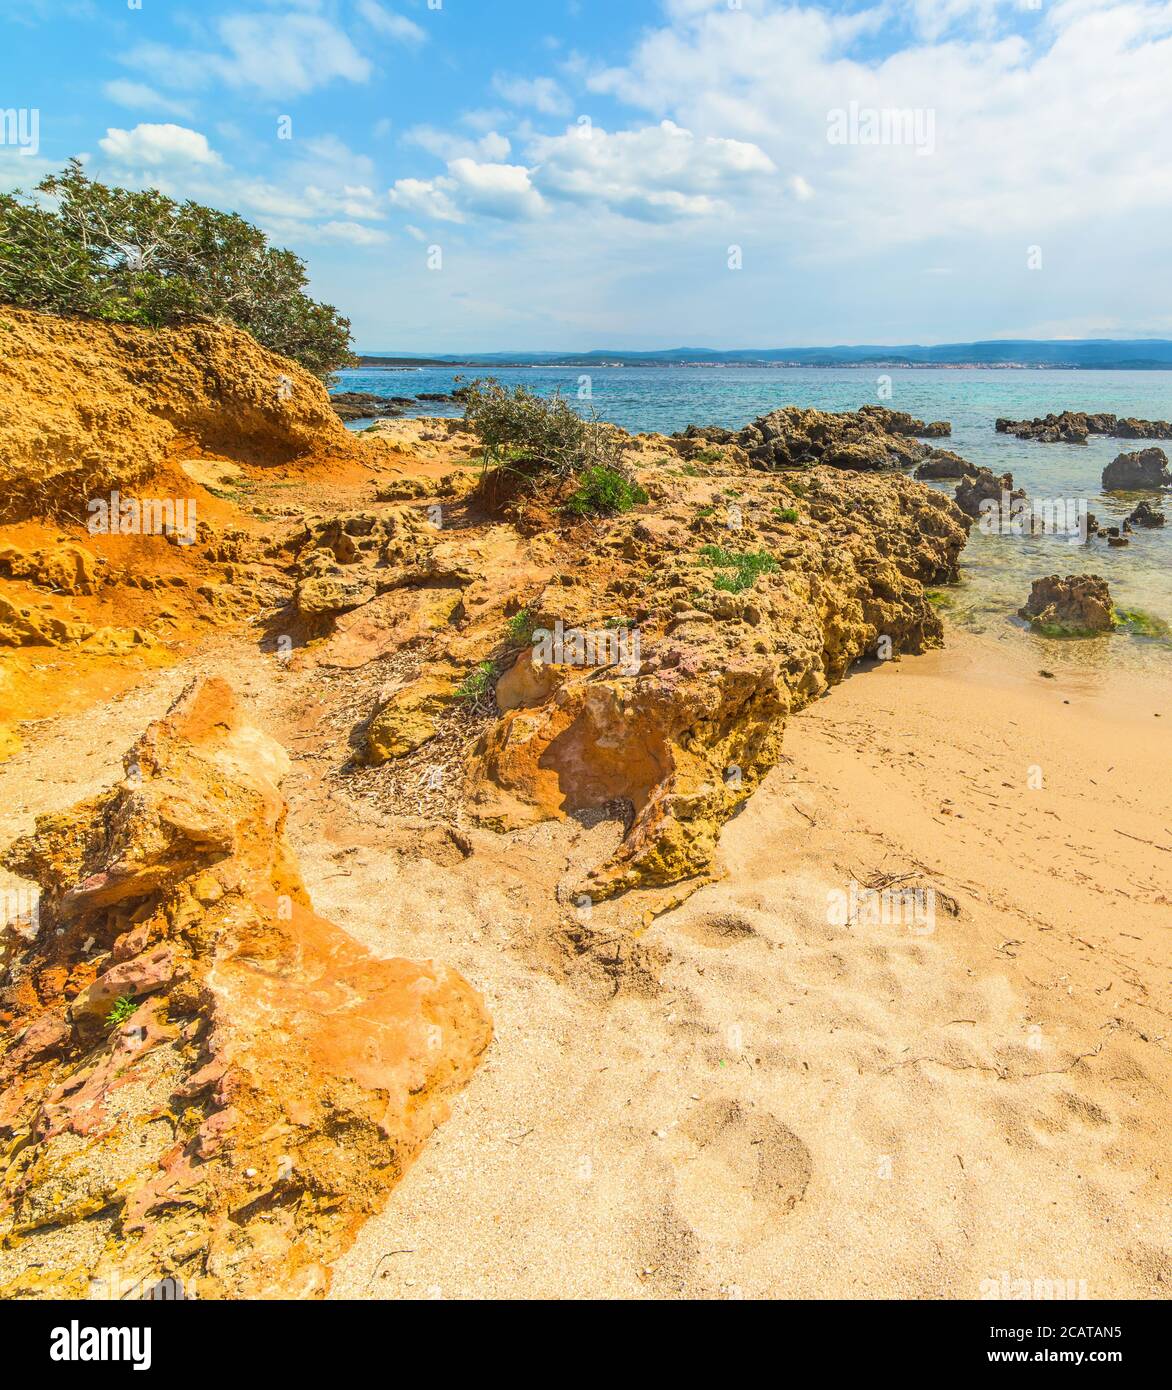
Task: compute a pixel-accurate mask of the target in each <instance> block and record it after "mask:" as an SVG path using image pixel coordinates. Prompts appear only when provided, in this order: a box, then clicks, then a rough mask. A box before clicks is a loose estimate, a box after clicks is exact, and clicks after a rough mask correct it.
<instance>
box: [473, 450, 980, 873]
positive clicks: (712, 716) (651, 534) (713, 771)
mask: <svg viewBox="0 0 1172 1390" xmlns="http://www.w3.org/2000/svg"><path fill="white" fill-rule="evenodd" d="M737 481H738V489H737V490H738V502H737V504H736V505H737V511H736V513H735V516H734V518H733V519H734V521H735V524H736V527H737V530H736V531H735V533H734V534H732V535H730V534H729V531H728V530H727V529H726V527H725V524H724V522H722V521H720V520H715V519H710V518H708V517H703V516H697V515H695V514H694V513H693V514H692V515H691V516H689V515H688V509H687V508H680V507H679V506H678V505H675V506H673V505H669V506H666V507H665V506H664V505H663V504H660V505H659V506H658V507H657V508H656V514H655V515H654V516H653V517H652V516H649V517H647V518H646V519H644V518H642V517H630V518H620V519H616V520H615V521H613V522H611V523H610V524H609V525H607V526H606V528H605V530H604V531H602V532H601V533H599V534H597V535H596V537H595V538H594V540H593V543H592V544H591V546H590V548H589V550H588V551H587V552H585V553H582V554H580V555H578V556H577V557H575V563H573V564H572V565H571V564H564V565H559V566H558V572H557V575H556V576H555V577H554V578H553V580H552V581H551V582H549V583H547V584H546V585H545V586H544V588H542V589H541V590H540V591H539V592H537V593H536V594H535V595H534V597H533V599H532V601H531V602H530V604H529V607H528V610H527V611H528V613H529V617H530V622H531V624H532V625H533V626H534V629H535V643H536V645H534V646H532V647H529V648H527V649H525V650H523V651H522V653H521V654H520V655H519V656H516V657H515V658H513V661H512V665H511V666H510V667H506V668H505V671H504V676H503V679H502V680H501V682H500V685H498V698H499V703H500V705H501V706H504V707H506V708H505V709H504V712H503V713H502V714H501V716H500V717H499V718H498V719H495V720H493V721H492V722H490V724H489V725H488V727H487V728H486V729H485V731H484V733H483V735H482V737H481V740H480V743H479V745H478V747H477V748H476V750H475V751H474V754H473V757H472V760H471V765H470V767H469V771H468V776H467V802H468V808H469V811H470V812H471V814H472V815H474V816H475V817H476V818H477V819H479V820H480V821H482V822H484V823H486V824H488V825H490V826H493V827H495V828H498V829H511V828H515V827H518V826H523V825H529V824H533V823H535V822H538V821H541V820H545V819H549V818H562V817H565V816H567V815H571V814H574V813H576V812H582V811H584V810H587V809H589V808H597V807H601V806H605V805H607V804H610V803H619V804H622V805H624V806H625V807H626V808H627V817H628V820H627V830H626V835H625V837H624V839H623V842H622V844H621V845H620V847H619V848H618V850H617V852H616V853H615V854H613V855H612V856H611V857H610V858H609V859H608V860H607V861H606V862H605V863H603V864H601V865H598V866H597V867H596V868H595V869H594V870H593V871H592V872H591V873H590V874H589V875H588V877H587V879H586V880H585V881H584V883H583V885H582V887H583V890H584V891H586V892H588V893H589V894H590V895H591V896H594V897H605V896H609V895H612V894H614V893H618V892H622V891H624V890H626V889H629V888H633V887H640V886H648V885H651V886H659V885H668V884H672V883H677V882H680V881H681V880H685V879H688V878H692V877H694V876H696V875H705V874H708V873H710V872H711V867H712V860H713V855H714V851H715V846H716V842H717V838H718V836H719V833H720V829H721V827H722V826H723V824H724V823H725V822H726V821H727V820H728V818H729V817H730V816H731V815H732V814H733V812H734V811H735V810H736V808H737V806H738V805H740V804H741V802H742V801H743V800H744V799H745V798H746V797H747V796H748V795H749V794H750V793H751V792H752V790H753V789H754V788H755V787H756V785H757V784H758V783H759V781H760V779H761V778H762V777H763V776H764V775H765V773H766V772H767V771H768V770H769V769H770V768H771V767H773V766H774V765H775V763H776V762H777V760H778V757H779V755H780V750H781V740H782V734H783V731H784V727H785V722H786V719H787V718H788V716H789V715H790V714H791V713H793V712H794V711H796V710H798V709H801V708H802V707H803V706H804V705H806V704H807V703H809V701H810V700H812V699H815V698H816V697H817V696H819V695H820V694H822V693H823V692H824V691H825V690H826V689H827V688H828V686H829V685H831V684H833V683H834V682H836V681H839V680H841V679H842V677H843V676H844V675H845V673H846V671H847V670H848V669H849V667H850V666H851V665H852V664H853V663H854V662H856V661H857V660H859V659H860V658H861V657H864V656H868V655H870V656H875V655H879V656H894V655H898V654H899V653H901V652H917V651H923V650H924V649H926V648H928V647H931V646H935V645H937V644H939V642H940V640H941V635H942V628H941V624H940V620H939V617H938V615H937V614H936V612H935V610H934V609H933V608H932V605H931V604H930V603H929V602H928V601H927V598H926V596H925V593H924V586H925V585H928V584H934V583H942V582H947V581H948V580H949V579H953V578H955V577H956V567H957V558H958V555H959V552H960V549H961V547H962V545H963V544H964V540H965V536H966V529H967V528H966V526H965V525H964V523H963V520H962V518H961V517H960V515H959V513H958V512H957V511H956V509H955V508H954V507H953V505H952V504H951V503H950V502H949V501H948V499H947V498H945V497H943V496H941V495H940V494H939V493H936V492H933V491H932V490H931V489H928V488H926V487H924V486H923V485H922V484H918V483H915V482H912V481H911V480H910V479H907V478H904V477H899V476H897V477H888V478H883V479H878V478H867V477H863V476H860V475H856V474H851V473H842V472H838V471H836V470H834V469H831V468H816V469H814V470H812V471H811V472H810V473H809V474H808V475H806V476H805V477H804V478H803V481H802V483H801V484H800V485H799V493H797V494H794V493H788V492H786V491H783V490H777V491H775V490H774V487H775V485H772V484H770V483H767V482H765V481H764V480H762V481H760V482H758V481H756V479H755V475H754V473H753V472H752V471H751V470H744V473H743V476H740V477H738V480H737ZM645 485H646V486H647V487H648V489H649V490H654V489H655V486H656V485H655V480H654V478H653V477H648V478H647V481H646V484H645ZM779 503H780V504H781V505H779ZM709 510H711V509H709ZM795 514H796V516H797V520H796V521H793V520H790V519H789V518H790V516H791V515H795ZM727 520H728V518H727V517H726V518H725V521H727ZM506 686H507V691H506V689H505V687H506Z"/></svg>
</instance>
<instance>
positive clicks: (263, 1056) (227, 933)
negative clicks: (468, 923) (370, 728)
mask: <svg viewBox="0 0 1172 1390" xmlns="http://www.w3.org/2000/svg"><path fill="white" fill-rule="evenodd" d="M126 766H127V777H126V779H125V781H124V782H122V783H121V784H120V785H119V786H117V787H115V788H114V789H113V790H111V791H109V792H107V793H105V794H103V795H100V796H98V797H95V798H94V799H92V800H90V801H88V802H84V803H82V804H81V805H79V806H77V807H75V808H73V810H71V811H67V812H64V813H61V814H59V815H53V816H46V817H41V818H40V819H39V820H38V822H37V828H36V832H35V833H34V834H33V835H32V836H30V837H28V838H27V839H25V840H22V841H20V842H18V843H17V844H16V845H14V846H12V847H11V848H10V849H9V850H8V851H7V853H6V854H5V855H4V863H5V866H6V867H7V868H9V869H10V870H12V871H13V872H15V873H17V874H20V875H22V876H24V877H27V878H34V879H36V880H37V881H38V882H39V883H40V885H41V888H42V893H43V897H42V901H41V911H40V925H39V929H38V930H37V931H36V933H35V934H34V935H33V936H32V939H31V940H29V939H27V938H26V937H18V938H15V939H11V938H10V939H9V941H8V943H7V946H6V956H7V968H6V970H5V973H4V976H3V979H4V984H3V987H2V988H0V1018H2V1019H3V1020H5V1021H6V1023H7V1027H6V1029H5V1031H4V1033H3V1035H0V1172H2V1174H3V1182H2V1186H0V1270H5V1271H7V1274H6V1275H5V1277H4V1278H2V1279H0V1296H7V1297H15V1296H21V1295H26V1296H55V1297H61V1296H65V1295H73V1296H77V1295H81V1296H85V1295H86V1293H87V1292H88V1290H89V1289H90V1288H91V1287H94V1286H96V1287H102V1286H103V1284H104V1283H107V1282H108V1281H109V1280H110V1279H111V1278H116V1279H117V1280H118V1281H120V1282H121V1283H122V1284H125V1283H126V1282H127V1281H131V1282H133V1281H139V1280H141V1281H142V1283H143V1285H144V1286H145V1287H149V1286H150V1285H151V1284H152V1283H154V1282H156V1281H157V1280H159V1279H162V1278H174V1279H177V1280H179V1281H181V1282H182V1284H183V1285H184V1287H185V1289H186V1290H187V1291H188V1292H190V1293H193V1294H196V1295H198V1296H200V1297H205V1298H207V1297H213V1298H214V1297H276V1296H280V1297H309V1296H320V1295H321V1294H322V1293H323V1292H324V1291H325V1288H326V1286H327V1282H328V1274H327V1265H328V1263H329V1262H330V1261H331V1260H332V1259H333V1258H335V1257H336V1256H337V1255H338V1254H339V1253H340V1251H341V1250H342V1249H343V1248H344V1247H345V1246H346V1244H347V1243H348V1242H349V1240H350V1239H351V1238H352V1236H353V1234H354V1232H355V1230H356V1229H357V1227H358V1225H359V1224H360V1223H361V1222H362V1220H363V1219H364V1218H365V1217H366V1216H367V1215H369V1214H370V1213H371V1212H373V1211H374V1210H376V1209H377V1208H378V1206H379V1205H380V1204H381V1203H382V1202H383V1201H384V1200H385V1198H386V1196H387V1194H388V1192H389V1190H390V1189H391V1187H392V1186H393V1185H394V1184H395V1183H396V1182H397V1181H398V1179H399V1178H400V1177H401V1175H402V1173H403V1171H404V1169H405V1168H406V1167H407V1165H408V1164H409V1163H410V1162H411V1160H412V1158H413V1157H414V1155H415V1154H416V1153H417V1151H418V1150H419V1148H420V1146H421V1145H422V1144H423V1143H424V1141H425V1140H426V1139H427V1137H428V1135H429V1134H430V1133H431V1131H432V1130H433V1129H434V1127H435V1126H436V1125H437V1124H438V1123H440V1122H441V1121H442V1120H443V1118H444V1117H445V1114H446V1110H445V1097H446V1096H447V1095H448V1094H449V1093H451V1092H452V1091H453V1090H455V1089H457V1088H458V1087H460V1086H461V1085H463V1084H464V1083H465V1082H466V1081H467V1079H468V1077H469V1075H470V1074H471V1072H472V1070H473V1069H474V1067H475V1066H476V1063H477V1059H478V1058H479V1056H480V1054H481V1053H482V1052H483V1051H484V1049H485V1047H486V1046H487V1044H488V1041H489V1039H490V1036H491V1026H490V1024H489V1021H488V1019H487V1017H486V1015H485V1013H484V1009H483V1006H482V1004H481V1002H480V1000H479V998H478V996H477V995H476V993H475V992H474V991H473V990H472V989H471V988H470V987H469V985H468V984H467V983H466V982H465V981H463V980H462V979H461V978H460V977H459V976H458V975H455V974H454V973H453V972H451V971H449V970H446V969H445V968H444V967H443V966H439V965H435V964H433V963H422V964H421V963H416V962H411V961H406V960H390V959H379V958H376V957H374V956H372V955H370V954H369V953H368V952H367V951H366V950H364V949H363V948H362V947H361V946H359V945H358V943H357V942H355V941H354V940H353V939H351V938H350V937H348V936H347V935H346V934H345V933H344V932H342V931H340V930H339V929H338V928H337V927H335V926H333V925H332V924H331V923H329V922H326V921H323V920H322V919H321V918H319V917H317V916H315V914H314V913H313V912H312V910H311V908H310V906H309V902H308V899H307V897H306V894H305V890H304V888H303V886H302V884H301V881H300V877H299V875H298V871H297V866H296V864H295V862H294V859H293V856H292V854H291V852H290V850H289V848H288V845H287V844H286V841H285V835H284V826H285V817H286V808H285V803H284V800H283V798H282V796H281V794H280V792H279V790H278V782H279V780H280V778H281V776H282V774H283V772H284V770H285V768H286V767H287V758H286V756H285V753H284V751H283V750H282V749H281V748H280V747H279V745H277V744H275V743H274V742H273V741H272V740H271V739H269V738H267V737H266V736H265V735H264V734H262V733H260V732H258V731H257V730H256V729H254V728H252V727H251V726H250V725H248V724H247V723H246V722H245V721H244V720H243V718H242V717H241V715H240V712H239V710H238V708H237V706H236V703H235V700H234V697H233V695H232V692H231V690H230V689H229V688H228V687H227V686H225V685H224V684H223V683H222V682H218V681H206V682H201V683H198V684H196V685H194V686H192V687H191V688H189V690H188V691H187V692H186V693H185V694H184V695H183V697H182V698H181V699H180V700H179V702H178V703H177V704H176V705H175V707H174V708H173V709H172V710H171V712H170V713H169V714H168V715H167V716H166V718H164V719H162V720H160V721H158V722H157V723H155V724H152V725H151V726H150V728H149V729H148V730H147V731H146V733H145V734H144V735H143V737H142V738H141V739H140V740H139V742H138V744H137V745H136V746H135V747H134V748H133V749H132V750H131V752H130V753H129V754H128V756H127V760H126ZM115 1003H116V1004H117V1005H118V1007H117V1008H116V1009H114V1010H113V1011H111V1006H112V1005H113V1004H115ZM79 1223H84V1225H79ZM42 1248H45V1249H53V1250H54V1251H55V1252H57V1253H56V1254H55V1256H54V1258H53V1259H52V1260H50V1261H48V1262H46V1261H45V1260H44V1259H43V1258H41V1257H40V1256H39V1255H38V1254H37V1252H38V1251H39V1250H41V1249H42ZM25 1250H27V1251H28V1252H29V1253H28V1256H27V1258H26V1260H25V1261H24V1266H23V1272H20V1266H21V1255H22V1253H23V1252H24V1251H25ZM14 1266H15V1267H16V1268H17V1271H18V1272H17V1273H15V1274H13V1273H12V1270H13V1268H14Z"/></svg>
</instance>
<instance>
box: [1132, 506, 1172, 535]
mask: <svg viewBox="0 0 1172 1390" xmlns="http://www.w3.org/2000/svg"><path fill="white" fill-rule="evenodd" d="M1164 521H1165V517H1164V513H1163V512H1161V511H1157V510H1156V508H1155V507H1153V506H1152V504H1151V503H1150V502H1148V501H1146V500H1145V501H1143V502H1141V503H1140V504H1139V506H1138V507H1136V509H1135V511H1133V512H1132V514H1131V515H1130V516H1129V517H1128V518H1127V524H1128V525H1129V526H1144V527H1147V528H1149V529H1152V528H1155V527H1157V526H1163V524H1164Z"/></svg>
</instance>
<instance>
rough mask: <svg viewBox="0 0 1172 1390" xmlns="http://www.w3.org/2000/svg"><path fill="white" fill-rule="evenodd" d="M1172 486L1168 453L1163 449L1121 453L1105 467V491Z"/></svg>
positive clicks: (1128, 490) (1139, 489)
mask: <svg viewBox="0 0 1172 1390" xmlns="http://www.w3.org/2000/svg"><path fill="white" fill-rule="evenodd" d="M1163 487H1172V473H1169V471H1168V455H1167V454H1166V453H1165V452H1164V451H1163V449H1156V448H1151V449H1140V450H1139V451H1138V452H1136V453H1134V454H1120V455H1119V456H1118V458H1115V459H1112V461H1111V462H1110V463H1109V464H1108V465H1107V467H1106V468H1104V469H1103V491H1104V492H1131V491H1141V490H1143V489H1145V488H1149V489H1151V490H1153V491H1154V490H1156V489H1158V488H1163Z"/></svg>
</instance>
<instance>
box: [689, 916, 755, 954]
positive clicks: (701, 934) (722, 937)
mask: <svg viewBox="0 0 1172 1390" xmlns="http://www.w3.org/2000/svg"><path fill="white" fill-rule="evenodd" d="M679 929H680V932H681V933H682V934H683V935H684V936H688V937H691V939H692V940H693V941H698V942H699V943H700V945H701V946H711V947H713V948H714V949H716V950H719V951H723V950H727V949H728V947H730V946H735V945H736V944H737V942H738V941H747V940H748V939H749V937H751V936H756V935H757V932H756V930H755V928H754V927H753V926H752V924H751V923H750V922H749V921H748V920H747V918H745V917H744V916H743V915H742V914H741V913H739V912H705V913H703V914H702V915H700V916H697V917H684V918H683V919H682V920H681V922H680V924H679Z"/></svg>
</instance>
